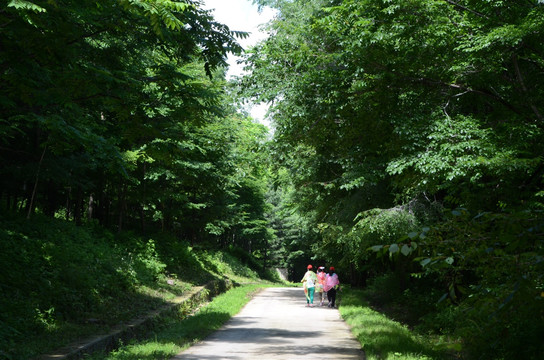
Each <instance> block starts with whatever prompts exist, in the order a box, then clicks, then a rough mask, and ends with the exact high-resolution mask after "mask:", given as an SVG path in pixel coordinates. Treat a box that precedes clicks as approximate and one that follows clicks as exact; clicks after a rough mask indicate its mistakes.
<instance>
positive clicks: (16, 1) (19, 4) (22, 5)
mask: <svg viewBox="0 0 544 360" xmlns="http://www.w3.org/2000/svg"><path fill="white" fill-rule="evenodd" d="M8 7H12V8H15V9H17V10H30V11H34V12H36V13H38V12H46V11H47V10H45V9H44V8H43V7H41V6H38V5H36V4H34V3H31V2H30V1H26V0H11V1H10V2H9V4H8Z"/></svg>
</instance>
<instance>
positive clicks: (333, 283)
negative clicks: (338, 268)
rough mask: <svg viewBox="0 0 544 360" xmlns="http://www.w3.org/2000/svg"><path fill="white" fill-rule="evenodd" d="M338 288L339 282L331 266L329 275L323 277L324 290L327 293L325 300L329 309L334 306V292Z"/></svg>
mask: <svg viewBox="0 0 544 360" xmlns="http://www.w3.org/2000/svg"><path fill="white" fill-rule="evenodd" d="M339 286H340V280H339V279H338V275H336V273H335V272H334V266H331V267H330V269H329V273H328V274H327V276H325V287H324V290H325V291H326V292H327V299H328V300H329V305H328V306H329V307H330V308H333V307H335V304H336V291H337V290H338V288H339Z"/></svg>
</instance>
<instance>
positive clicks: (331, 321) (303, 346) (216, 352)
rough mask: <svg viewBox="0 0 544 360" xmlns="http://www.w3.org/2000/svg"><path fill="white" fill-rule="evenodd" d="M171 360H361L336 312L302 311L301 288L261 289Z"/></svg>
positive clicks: (350, 336) (351, 338) (303, 309)
mask: <svg viewBox="0 0 544 360" xmlns="http://www.w3.org/2000/svg"><path fill="white" fill-rule="evenodd" d="M173 359H176V360H181V359H184V360H189V359H199V360H207V359H260V360H267V359H274V360H277V359H334V360H340V359H364V353H363V351H362V350H361V347H360V344H359V343H358V342H357V340H356V339H355V338H354V337H353V335H352V334H351V332H350V331H349V328H348V326H347V325H346V323H345V322H344V321H343V320H342V318H341V317H340V314H339V313H338V310H337V309H330V308H327V307H326V306H324V307H319V306H316V307H313V308H311V307H306V298H305V297H304V292H303V290H302V288H266V289H263V290H262V291H261V292H260V293H259V294H257V295H256V296H255V297H254V298H253V299H252V300H251V301H250V302H249V303H248V304H247V305H246V306H245V307H244V308H243V309H242V311H240V313H239V314H238V315H236V316H234V317H233V318H231V319H230V320H229V321H228V322H227V324H225V326H223V327H222V328H221V329H220V330H219V331H217V332H215V333H214V334H212V335H210V336H209V337H208V338H206V339H205V340H204V341H202V342H201V343H198V344H196V345H194V346H192V347H190V348H189V349H187V350H186V351H184V352H182V353H180V354H178V355H177V356H175V357H174V358H173Z"/></svg>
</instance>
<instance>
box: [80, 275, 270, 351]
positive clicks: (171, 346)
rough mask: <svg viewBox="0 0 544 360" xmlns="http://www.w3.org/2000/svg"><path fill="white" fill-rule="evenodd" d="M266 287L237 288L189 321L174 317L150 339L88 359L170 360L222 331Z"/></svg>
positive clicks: (219, 297)
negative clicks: (219, 330)
mask: <svg viewBox="0 0 544 360" xmlns="http://www.w3.org/2000/svg"><path fill="white" fill-rule="evenodd" d="M264 286H267V285H263V284H248V285H243V286H240V287H236V288H233V289H231V290H229V291H227V292H226V293H224V294H221V295H219V296H217V297H216V298H214V300H213V301H212V302H210V303H208V304H207V305H205V306H204V307H202V308H201V309H200V310H198V311H197V312H196V313H195V314H194V315H192V316H189V317H187V318H185V319H179V318H170V319H168V321H167V322H165V323H164V324H163V326H162V327H161V328H160V329H159V330H157V331H156V332H155V333H154V334H151V335H150V336H149V339H148V340H144V341H140V342H134V343H131V344H127V345H123V346H121V347H120V348H119V349H118V350H115V351H113V352H111V353H109V354H104V353H97V354H93V355H92V356H89V357H87V358H86V359H88V360H106V359H107V360H132V359H134V360H142V359H145V360H155V359H170V358H171V357H173V356H175V355H176V354H178V353H179V352H181V351H183V350H184V349H187V348H188V347H189V346H191V345H192V344H194V343H195V342H198V341H200V340H202V339H204V338H205V337H206V336H208V335H210V334H211V333H212V332H214V331H216V330H218V329H219V328H220V327H221V326H222V325H223V324H224V323H225V322H226V321H227V320H229V319H230V318H231V317H232V316H233V315H235V314H237V313H238V312H239V311H240V310H241V309H242V307H243V306H244V305H245V304H247V302H248V301H249V300H250V299H251V298H252V296H253V294H255V293H256V292H257V291H258V290H259V289H260V288H262V287H264Z"/></svg>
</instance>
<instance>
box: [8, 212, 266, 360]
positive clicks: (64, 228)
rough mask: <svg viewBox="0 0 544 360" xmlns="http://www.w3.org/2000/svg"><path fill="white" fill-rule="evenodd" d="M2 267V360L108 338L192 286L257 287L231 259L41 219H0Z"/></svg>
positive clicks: (156, 238) (163, 238) (169, 241)
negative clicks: (221, 282) (219, 282)
mask: <svg viewBox="0 0 544 360" xmlns="http://www.w3.org/2000/svg"><path fill="white" fill-rule="evenodd" d="M0 267H1V271H0V309H1V310H0V358H5V359H18V360H23V359H30V358H33V357H35V356H37V355H39V354H43V353H47V352H50V351H52V350H55V349H57V348H59V347H62V346H64V345H66V344H68V343H70V342H72V341H74V340H76V339H79V338H81V337H85V336H89V335H93V334H103V333H107V332H108V330H109V329H111V328H112V327H113V326H116V325H118V324H120V323H123V322H127V321H129V320H131V319H133V318H135V317H137V316H140V315H143V314H145V313H147V312H149V311H150V310H152V309H156V308H158V307H160V306H161V305H163V304H165V303H166V302H167V301H169V300H172V299H173V298H175V297H176V296H181V295H183V294H184V293H186V292H187V291H188V290H190V289H191V288H192V287H193V286H195V285H202V284H204V283H206V282H208V281H211V280H214V279H218V278H224V277H229V278H231V279H232V280H234V281H236V282H256V281H259V280H260V278H259V274H258V273H257V271H258V270H259V269H250V268H249V267H248V266H245V265H243V264H242V263H241V261H240V260H238V259H237V258H236V256H234V255H233V254H232V252H221V251H204V250H195V249H193V248H191V247H190V246H189V244H188V243H186V242H184V241H180V240H179V239H175V238H173V237H169V236H167V235H164V234H160V235H147V236H145V237H144V236H140V235H137V234H134V233H119V234H113V233H111V232H109V231H106V230H104V229H103V228H101V227H99V226H98V225H95V224H93V223H91V224H87V225H84V226H75V225H74V224H73V223H70V222H66V221H62V220H58V219H56V220H55V219H51V218H46V217H41V216H39V215H36V216H34V217H33V219H32V220H31V221H28V220H26V219H24V218H18V217H14V216H9V217H8V216H7V215H5V214H2V215H0Z"/></svg>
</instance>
